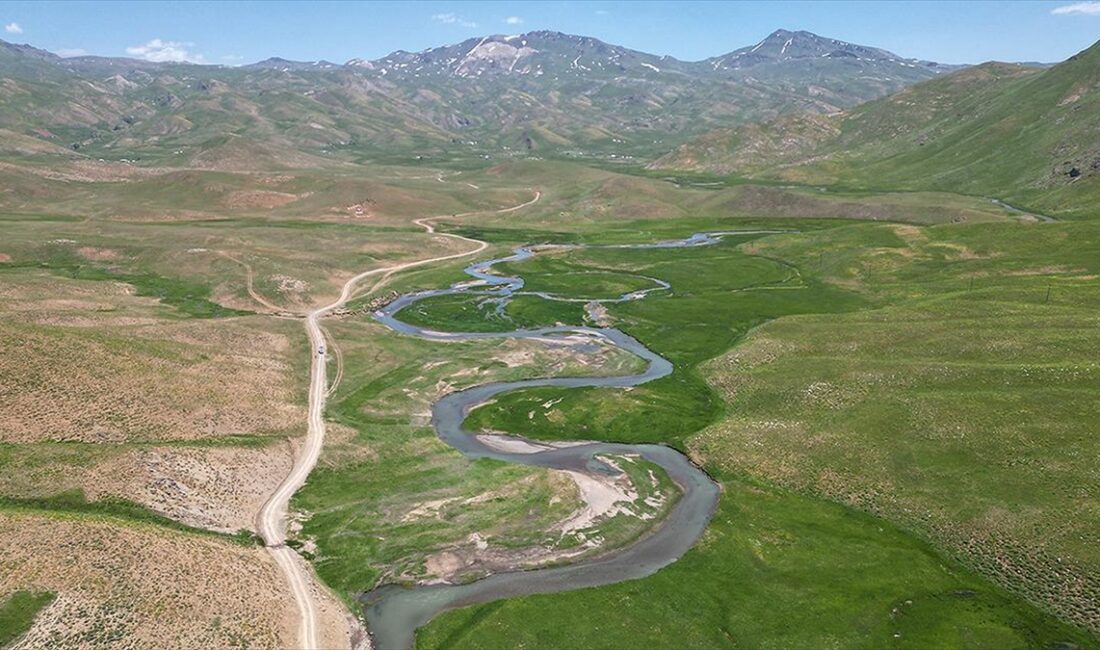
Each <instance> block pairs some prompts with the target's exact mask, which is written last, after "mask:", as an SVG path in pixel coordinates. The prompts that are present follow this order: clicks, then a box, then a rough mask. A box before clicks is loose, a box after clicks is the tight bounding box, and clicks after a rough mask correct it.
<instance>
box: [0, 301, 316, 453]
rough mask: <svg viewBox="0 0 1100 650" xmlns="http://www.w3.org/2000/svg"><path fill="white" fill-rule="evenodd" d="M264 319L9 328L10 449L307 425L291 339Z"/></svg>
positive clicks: (0, 366)
mask: <svg viewBox="0 0 1100 650" xmlns="http://www.w3.org/2000/svg"><path fill="white" fill-rule="evenodd" d="M267 324H268V323H267V322H266V321H261V320H259V319H238V320H234V321H229V320H224V319H223V320H216V321H210V320H203V321H197V320H196V321H177V322H162V323H158V324H156V325H147V326H132V327H129V328H112V329H110V330H109V331H108V330H105V329H100V328H95V329H90V328H71V327H56V326H29V325H24V324H18V323H3V324H0V347H3V348H4V349H5V350H11V351H12V353H10V354H5V355H4V356H3V358H2V359H0V441H2V442H42V441H85V442H123V441H127V440H194V439H199V438H209V437H212V436H222V435H228V434H245V433H270V432H277V431H284V430H286V429H288V428H290V427H293V426H296V425H297V424H299V423H300V422H302V421H303V420H304V418H305V411H304V408H303V407H302V406H301V405H300V403H299V399H300V395H298V392H297V388H298V381H297V379H296V378H295V377H294V374H293V372H294V368H293V367H292V365H291V360H290V359H289V354H291V353H292V344H291V343H290V340H289V338H288V335H287V334H285V333H275V332H266V331H263V330H261V329H259V328H260V327H262V326H266V325H267Z"/></svg>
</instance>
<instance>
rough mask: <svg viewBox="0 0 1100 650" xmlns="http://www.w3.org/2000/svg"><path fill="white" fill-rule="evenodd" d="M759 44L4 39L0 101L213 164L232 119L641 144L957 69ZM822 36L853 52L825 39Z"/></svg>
mask: <svg viewBox="0 0 1100 650" xmlns="http://www.w3.org/2000/svg"><path fill="white" fill-rule="evenodd" d="M780 40H782V41H783V42H785V41H786V40H792V45H795V44H797V47H794V48H793V50H791V49H789V48H788V50H784V47H783V43H780V42H779V41H780ZM761 43H762V44H763V45H762V44H757V46H753V47H757V52H756V54H755V55H754V60H757V62H756V64H754V65H752V66H744V65H742V66H741V67H740V68H734V67H726V68H723V67H722V66H720V65H719V66H715V65H714V64H713V62H710V63H708V62H707V60H704V61H696V62H685V61H680V60H678V59H675V58H674V57H671V56H659V55H655V54H648V53H645V52H640V51H637V50H632V49H630V48H627V47H623V46H619V45H613V44H609V43H606V42H604V41H601V40H599V39H596V38H593V37H589V36H577V35H571V34H565V33H562V32H555V31H547V30H539V31H531V32H527V33H525V34H518V35H491V36H480V37H476V38H470V39H467V40H465V41H462V42H459V43H455V44H451V45H443V46H439V47H433V48H428V49H426V50H422V51H420V52H405V51H401V50H398V51H395V52H393V53H391V54H389V55H387V56H385V57H382V58H379V59H374V60H372V61H367V60H364V59H351V60H349V61H348V62H347V63H345V64H336V63H331V62H327V61H292V60H289V59H284V58H280V57H271V58H268V59H265V60H263V61H257V62H255V63H250V64H247V65H243V66H224V65H200V64H195V63H187V62H174V63H173V62H163V63H161V62H149V61H144V60H140V59H130V58H125V57H100V56H81V57H75V58H61V57H58V56H56V55H53V54H51V53H49V52H46V51H45V50H39V49H38V48H34V47H33V46H29V45H26V46H16V45H9V44H4V45H3V47H0V78H2V79H4V82H5V83H7V84H9V85H10V86H11V88H10V89H9V90H10V91H11V94H10V95H9V96H8V97H7V99H6V100H0V128H2V129H8V130H9V131H12V132H16V133H21V134H23V135H26V136H28V137H36V138H41V137H44V136H41V134H42V133H51V134H52V137H51V138H47V139H48V140H49V141H50V143H51V144H55V145H56V144H62V145H63V146H67V147H69V148H70V149H71V150H73V151H74V152H77V155H94V156H96V157H102V158H105V159H119V158H120V157H125V158H127V159H141V160H149V159H150V158H155V159H156V160H157V161H158V162H159V163H160V164H180V163H186V162H188V161H199V162H202V163H203V164H206V163H207V161H209V160H210V159H211V156H209V155H199V154H200V153H202V152H201V150H202V149H203V148H205V147H211V146H214V147H220V146H221V145H220V144H219V145H215V144H212V143H215V142H219V143H220V142H222V140H221V139H220V138H221V137H222V136H223V135H226V134H229V135H234V136H239V137H244V138H253V139H255V140H256V141H257V143H258V144H259V145H262V146H265V147H271V148H273V149H274V150H279V151H288V152H289V151H292V150H297V151H298V152H299V153H300V154H303V156H304V157H303V156H299V155H295V156H292V157H291V158H292V159H294V160H301V159H307V158H308V159H310V160H314V159H318V157H320V158H326V157H333V158H337V159H340V160H345V161H346V160H355V159H363V158H372V159H377V158H378V157H380V156H386V157H390V156H394V155H398V156H402V157H405V158H408V157H413V156H419V157H420V158H421V159H423V158H425V157H428V158H431V157H446V158H451V157H454V156H460V157H464V156H481V155H485V154H487V153H495V154H498V155H532V154H531V153H530V152H536V151H538V152H543V151H550V152H556V153H555V155H566V156H574V157H575V156H582V157H590V158H600V159H604V160H614V161H622V160H627V161H629V160H635V159H638V158H642V159H646V160H649V159H652V158H653V157H655V156H656V155H659V154H660V153H663V152H665V151H668V150H669V149H671V148H672V147H674V146H676V145H678V144H679V143H682V142H684V141H686V140H688V139H690V138H691V137H694V136H696V135H699V134H702V133H704V132H705V131H706V130H708V129H711V128H716V127H722V126H734V125H738V124H744V123H748V122H752V121H757V120H762V119H769V118H773V117H776V116H778V115H782V114H787V113H794V112H809V113H830V112H836V111H839V110H842V109H844V108H848V107H851V106H854V105H856V104H858V103H861V102H863V101H866V100H868V99H873V98H877V97H881V96H883V95H886V94H889V93H891V92H894V91H896V90H898V89H900V88H903V87H906V86H908V85H911V84H913V83H916V82H918V81H922V80H925V79H929V78H932V77H935V76H938V75H940V74H942V73H943V72H944V71H945V70H947V69H948V68H947V67H946V66H944V67H934V66H918V65H916V64H913V63H910V62H908V60H902V59H900V58H896V56H895V55H892V54H890V53H889V52H886V51H885V50H878V49H877V48H868V47H866V46H860V45H855V44H851V43H845V42H843V41H837V40H835V39H826V38H824V37H819V36H816V35H812V34H809V33H807V32H798V33H795V32H787V31H785V30H779V31H776V32H773V33H772V34H771V35H770V36H768V37H766V38H765V39H764V41H761ZM776 43H778V44H776ZM826 47H827V48H832V49H830V50H829V51H830V52H832V51H845V52H850V53H855V54H856V56H839V55H838V56H836V57H828V56H820V54H821V52H820V50H821V49H822V48H826ZM815 48H816V49H815ZM741 49H742V50H744V49H745V48H741ZM749 49H752V48H749ZM773 50H774V52H772V51H773ZM796 51H797V52H798V53H799V56H797V57H794V56H786V55H788V54H792V53H794V52H796ZM736 52H738V50H734V53H736ZM769 53H771V55H769ZM776 53H778V54H776ZM815 53H816V54H818V56H812V55H813V54H815ZM860 54H863V55H866V56H860ZM731 55H732V53H731ZM765 55H769V56H765ZM741 58H742V59H743V58H745V57H741ZM936 65H937V66H938V65H939V64H936ZM123 152H125V153H123ZM276 158H277V157H276ZM233 159H235V160H236V159H239V157H236V156H234V157H233Z"/></svg>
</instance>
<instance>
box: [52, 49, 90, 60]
mask: <svg viewBox="0 0 1100 650" xmlns="http://www.w3.org/2000/svg"><path fill="white" fill-rule="evenodd" d="M87 53H88V51H87V50H85V49H83V48H80V47H63V48H61V49H60V50H58V51H56V52H54V54H56V55H57V56H59V57H61V58H63V59H67V58H69V57H71V56H84V55H85V54H87Z"/></svg>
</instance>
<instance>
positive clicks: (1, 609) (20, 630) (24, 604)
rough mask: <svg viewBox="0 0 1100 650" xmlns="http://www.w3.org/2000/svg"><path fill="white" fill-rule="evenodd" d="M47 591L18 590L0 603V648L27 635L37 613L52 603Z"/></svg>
mask: <svg viewBox="0 0 1100 650" xmlns="http://www.w3.org/2000/svg"><path fill="white" fill-rule="evenodd" d="M56 597H57V595H56V594H52V593H50V592H47V591H26V590H20V591H16V592H15V593H13V594H11V595H10V596H8V598H7V599H6V600H4V601H3V602H2V603H0V647H7V646H8V644H9V643H12V642H14V641H16V640H17V639H18V638H19V637H21V636H23V635H24V634H26V633H27V630H29V629H31V625H33V624H34V618H35V616H37V615H38V612H40V611H42V610H43V609H45V607H46V606H47V605H49V604H50V603H52V602H53V601H54V598H56Z"/></svg>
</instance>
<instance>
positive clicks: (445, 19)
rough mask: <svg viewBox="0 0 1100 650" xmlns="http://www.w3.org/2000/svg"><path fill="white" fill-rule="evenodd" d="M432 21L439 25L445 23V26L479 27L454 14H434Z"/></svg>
mask: <svg viewBox="0 0 1100 650" xmlns="http://www.w3.org/2000/svg"><path fill="white" fill-rule="evenodd" d="M432 20H434V21H435V22H437V23H443V24H444V25H458V26H459V27H477V23H475V22H474V21H472V20H466V19H465V18H463V17H462V16H458V15H456V14H452V13H446V14H432Z"/></svg>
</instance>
